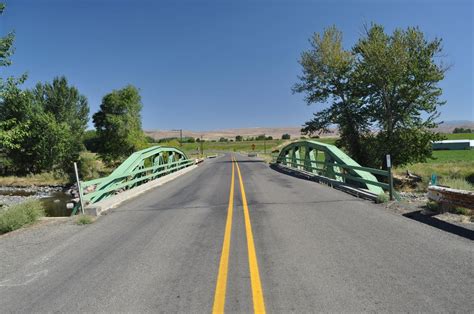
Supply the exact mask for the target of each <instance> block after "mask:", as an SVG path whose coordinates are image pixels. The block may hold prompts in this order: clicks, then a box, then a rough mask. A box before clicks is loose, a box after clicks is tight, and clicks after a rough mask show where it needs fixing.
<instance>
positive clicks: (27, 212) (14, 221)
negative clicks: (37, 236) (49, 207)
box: [0, 200, 44, 233]
mask: <svg viewBox="0 0 474 314" xmlns="http://www.w3.org/2000/svg"><path fill="white" fill-rule="evenodd" d="M42 216H44V208H43V205H42V204H41V202H40V201H38V200H33V201H27V202H24V203H21V204H18V205H13V206H11V207H9V208H8V209H7V210H5V211H4V212H2V213H0V233H7V232H10V231H13V230H16V229H19V228H21V227H23V226H25V225H29V224H31V223H33V222H35V221H36V220H38V218H40V217H42Z"/></svg>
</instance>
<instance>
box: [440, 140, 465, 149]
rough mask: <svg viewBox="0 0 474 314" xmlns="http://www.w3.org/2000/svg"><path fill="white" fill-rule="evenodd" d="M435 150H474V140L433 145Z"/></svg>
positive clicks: (442, 142)
mask: <svg viewBox="0 0 474 314" xmlns="http://www.w3.org/2000/svg"><path fill="white" fill-rule="evenodd" d="M432 145H433V149H434V150H467V149H474V140H444V141H435V142H433V143H432Z"/></svg>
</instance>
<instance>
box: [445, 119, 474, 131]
mask: <svg viewBox="0 0 474 314" xmlns="http://www.w3.org/2000/svg"><path fill="white" fill-rule="evenodd" d="M455 128H464V129H474V121H469V120H452V121H444V122H443V123H442V124H441V125H440V126H439V127H438V128H436V131H438V132H441V133H453V130H454V129H455Z"/></svg>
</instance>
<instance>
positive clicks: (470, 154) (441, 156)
mask: <svg viewBox="0 0 474 314" xmlns="http://www.w3.org/2000/svg"><path fill="white" fill-rule="evenodd" d="M433 157H434V159H428V160H427V163H443V162H457V161H474V149H471V150H435V151H433Z"/></svg>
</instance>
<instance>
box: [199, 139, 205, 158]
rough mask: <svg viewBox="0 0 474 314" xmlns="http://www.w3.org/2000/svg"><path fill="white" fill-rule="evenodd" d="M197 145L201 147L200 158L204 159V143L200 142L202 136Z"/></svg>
mask: <svg viewBox="0 0 474 314" xmlns="http://www.w3.org/2000/svg"><path fill="white" fill-rule="evenodd" d="M199 144H200V145H201V157H204V142H203V141H202V135H201V141H200V142H199Z"/></svg>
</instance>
